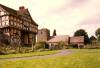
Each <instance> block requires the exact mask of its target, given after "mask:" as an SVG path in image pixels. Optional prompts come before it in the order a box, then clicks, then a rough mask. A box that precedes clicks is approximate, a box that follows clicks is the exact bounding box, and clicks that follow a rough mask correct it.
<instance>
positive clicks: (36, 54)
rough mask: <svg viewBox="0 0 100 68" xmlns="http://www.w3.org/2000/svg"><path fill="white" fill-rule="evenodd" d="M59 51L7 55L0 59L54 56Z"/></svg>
mask: <svg viewBox="0 0 100 68" xmlns="http://www.w3.org/2000/svg"><path fill="white" fill-rule="evenodd" d="M58 52H59V50H57V51H56V50H53V51H43V52H31V53H23V54H21V53H19V54H8V55H0V59H1V58H18V57H30V56H44V55H49V54H55V53H58Z"/></svg>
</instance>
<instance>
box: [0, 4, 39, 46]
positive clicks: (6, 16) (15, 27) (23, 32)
mask: <svg viewBox="0 0 100 68" xmlns="http://www.w3.org/2000/svg"><path fill="white" fill-rule="evenodd" d="M0 30H1V31H3V33H5V34H8V35H9V36H10V38H11V44H12V43H16V44H18V45H19V44H22V45H29V44H30V45H31V44H32V43H35V38H36V34H37V31H38V25H37V24H36V23H35V22H34V21H33V19H32V17H31V15H30V13H29V11H28V9H26V8H24V6H21V7H19V10H14V9H12V8H9V7H6V6H4V5H1V4H0Z"/></svg>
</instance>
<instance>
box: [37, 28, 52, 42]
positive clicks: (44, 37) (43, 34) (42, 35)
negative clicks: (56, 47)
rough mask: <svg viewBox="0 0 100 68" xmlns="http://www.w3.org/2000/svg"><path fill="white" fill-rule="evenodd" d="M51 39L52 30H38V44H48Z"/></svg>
mask: <svg viewBox="0 0 100 68" xmlns="http://www.w3.org/2000/svg"><path fill="white" fill-rule="evenodd" d="M49 38H50V30H49V29H47V28H42V29H39V30H38V34H37V42H44V41H45V42H46V41H48V40H49Z"/></svg>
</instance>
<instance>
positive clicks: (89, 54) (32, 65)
mask: <svg viewBox="0 0 100 68" xmlns="http://www.w3.org/2000/svg"><path fill="white" fill-rule="evenodd" d="M71 51H72V54H69V55H66V56H61V57H54V58H45V59H31V60H17V61H5V62H1V63H0V68H100V49H82V50H80V49H73V50H71Z"/></svg>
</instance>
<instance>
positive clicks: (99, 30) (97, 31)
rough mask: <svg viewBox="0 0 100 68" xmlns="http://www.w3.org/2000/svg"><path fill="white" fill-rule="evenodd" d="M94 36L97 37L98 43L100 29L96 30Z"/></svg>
mask: <svg viewBox="0 0 100 68" xmlns="http://www.w3.org/2000/svg"><path fill="white" fill-rule="evenodd" d="M95 35H96V36H97V39H98V41H100V28H98V29H97V30H96V32H95Z"/></svg>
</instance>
